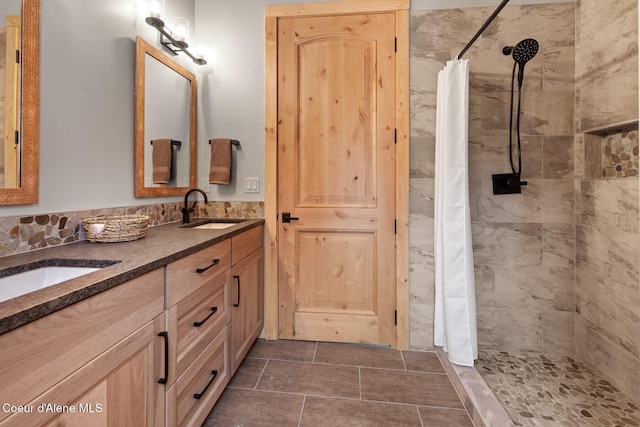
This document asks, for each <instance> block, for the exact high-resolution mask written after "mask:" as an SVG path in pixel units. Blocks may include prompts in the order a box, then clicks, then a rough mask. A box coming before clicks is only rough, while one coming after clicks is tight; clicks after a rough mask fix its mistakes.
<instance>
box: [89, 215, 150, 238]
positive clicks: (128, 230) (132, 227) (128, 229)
mask: <svg viewBox="0 0 640 427" xmlns="http://www.w3.org/2000/svg"><path fill="white" fill-rule="evenodd" d="M83 226H84V231H85V232H86V234H87V240H89V241H90V242H104V243H113V242H129V241H131V240H138V239H142V238H143V237H144V236H145V235H146V234H147V227H148V226H149V216H148V215H122V216H94V217H89V218H87V219H85V220H84V221H83Z"/></svg>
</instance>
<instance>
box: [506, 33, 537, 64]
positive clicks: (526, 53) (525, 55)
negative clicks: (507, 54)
mask: <svg viewBox="0 0 640 427" xmlns="http://www.w3.org/2000/svg"><path fill="white" fill-rule="evenodd" d="M536 53H538V42H537V41H536V40H535V39H524V40H522V41H521V42H520V43H518V44H517V45H516V47H514V48H513V51H512V55H513V59H514V61H516V62H517V63H518V64H520V65H524V64H525V63H526V62H529V61H531V60H532V59H533V57H534V56H536Z"/></svg>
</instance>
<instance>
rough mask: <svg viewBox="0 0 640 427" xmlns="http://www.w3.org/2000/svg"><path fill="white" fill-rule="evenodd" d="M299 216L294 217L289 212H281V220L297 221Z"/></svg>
mask: <svg viewBox="0 0 640 427" xmlns="http://www.w3.org/2000/svg"><path fill="white" fill-rule="evenodd" d="M299 219H300V218H296V217H295V216H291V213H290V212H282V222H291V221H297V220H299Z"/></svg>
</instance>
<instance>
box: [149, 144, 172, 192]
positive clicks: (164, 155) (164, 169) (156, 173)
mask: <svg viewBox="0 0 640 427" xmlns="http://www.w3.org/2000/svg"><path fill="white" fill-rule="evenodd" d="M171 154H172V150H171V140H170V139H154V140H153V155H152V157H151V162H152V164H153V173H152V179H153V183H154V184H166V183H168V182H169V180H170V179H171Z"/></svg>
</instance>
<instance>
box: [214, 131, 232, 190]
mask: <svg viewBox="0 0 640 427" xmlns="http://www.w3.org/2000/svg"><path fill="white" fill-rule="evenodd" d="M209 142H210V143H211V166H210V167H209V183H211V184H229V182H231V139H229V138H214V139H212V140H210V141H209Z"/></svg>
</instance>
